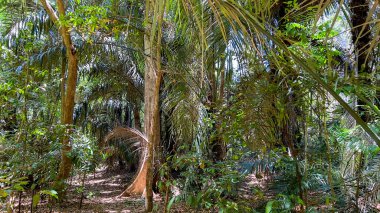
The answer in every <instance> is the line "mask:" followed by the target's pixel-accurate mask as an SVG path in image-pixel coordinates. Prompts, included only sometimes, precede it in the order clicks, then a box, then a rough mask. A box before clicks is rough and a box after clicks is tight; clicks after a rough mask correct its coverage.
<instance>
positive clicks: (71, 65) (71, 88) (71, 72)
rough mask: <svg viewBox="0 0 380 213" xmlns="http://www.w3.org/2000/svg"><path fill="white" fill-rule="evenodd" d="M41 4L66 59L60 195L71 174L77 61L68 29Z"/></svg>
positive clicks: (59, 1)
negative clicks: (53, 27) (59, 37)
mask: <svg viewBox="0 0 380 213" xmlns="http://www.w3.org/2000/svg"><path fill="white" fill-rule="evenodd" d="M40 2H41V4H42V5H43V7H44V8H45V10H46V12H47V13H48V14H49V16H50V19H51V20H52V21H53V22H54V24H56V25H57V26H59V33H60V35H61V37H62V40H63V43H64V45H65V48H66V57H67V59H68V73H67V82H66V89H65V94H62V102H63V105H62V117H61V123H62V124H63V125H65V134H64V136H63V138H62V150H61V152H62V156H61V163H60V166H59V171H58V176H57V179H56V183H55V187H56V189H57V190H58V191H59V192H60V194H61V195H62V191H63V188H64V184H63V182H64V180H65V179H67V178H68V177H69V175H70V172H71V166H72V162H71V159H70V158H69V156H68V153H69V152H70V151H71V145H70V140H69V136H70V134H71V132H72V125H73V112H74V104H75V103H74V98H75V90H76V85H77V75H78V59H77V54H76V49H75V48H74V45H73V44H72V41H71V37H70V32H69V29H68V28H67V27H65V26H60V24H59V19H58V15H57V14H56V12H55V11H54V10H53V8H52V7H51V5H50V4H49V3H48V2H47V1H46V0H40ZM57 7H58V13H59V15H60V16H65V6H64V4H63V1H62V0H57Z"/></svg>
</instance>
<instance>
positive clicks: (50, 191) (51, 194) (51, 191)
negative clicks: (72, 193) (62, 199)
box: [40, 190, 58, 199]
mask: <svg viewBox="0 0 380 213" xmlns="http://www.w3.org/2000/svg"><path fill="white" fill-rule="evenodd" d="M40 194H45V195H50V196H51V197H54V198H55V199H58V192H57V191H55V190H42V191H40Z"/></svg>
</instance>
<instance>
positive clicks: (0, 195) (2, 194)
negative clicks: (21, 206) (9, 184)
mask: <svg viewBox="0 0 380 213" xmlns="http://www.w3.org/2000/svg"><path fill="white" fill-rule="evenodd" d="M7 196H8V193H7V192H6V191H5V190H3V189H0V198H5V197H7Z"/></svg>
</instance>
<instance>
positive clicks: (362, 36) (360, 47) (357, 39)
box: [350, 0, 372, 122]
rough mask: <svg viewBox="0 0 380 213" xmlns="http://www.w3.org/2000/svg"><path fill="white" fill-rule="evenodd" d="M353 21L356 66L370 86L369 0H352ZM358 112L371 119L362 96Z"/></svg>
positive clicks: (364, 117) (363, 117)
mask: <svg viewBox="0 0 380 213" xmlns="http://www.w3.org/2000/svg"><path fill="white" fill-rule="evenodd" d="M350 10H351V14H352V15H351V23H352V29H351V34H352V42H353V44H354V50H355V55H356V67H357V73H358V77H359V80H360V82H361V83H362V84H363V85H364V86H367V87H368V86H370V85H371V84H372V81H371V74H372V71H371V69H370V67H369V61H370V60H371V57H370V52H369V49H370V48H369V47H370V42H371V29H370V26H369V24H368V23H367V18H368V12H369V1H368V0H351V2H350ZM357 104H358V113H359V115H360V116H361V118H362V119H363V121H365V122H369V121H370V120H371V116H370V114H369V113H368V111H367V110H366V107H365V105H366V102H365V100H362V99H361V98H358V102H357Z"/></svg>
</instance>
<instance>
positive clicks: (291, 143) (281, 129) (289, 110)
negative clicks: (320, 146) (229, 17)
mask: <svg viewBox="0 0 380 213" xmlns="http://www.w3.org/2000/svg"><path fill="white" fill-rule="evenodd" d="M285 2H286V1H285V0H280V1H278V2H277V5H276V6H277V17H276V19H277V27H278V30H279V31H282V32H283V31H285V30H286V29H285V26H286V24H287V21H286V19H285V17H286V15H287V13H286V9H287V5H286V4H285ZM285 44H286V45H288V46H289V45H290V44H289V43H288V42H286V41H285ZM284 66H287V65H286V64H284ZM287 70H289V72H288V73H287V75H286V76H285V78H286V79H287V81H286V82H285V83H282V84H281V85H280V82H281V81H282V80H283V78H284V76H279V75H280V72H279V71H278V69H277V67H275V66H272V67H271V72H270V80H271V83H272V84H276V85H277V86H279V87H278V88H277V89H278V94H280V102H281V105H283V107H284V112H283V113H284V115H282V116H281V117H283V119H282V120H281V121H280V122H279V121H278V117H277V116H278V115H275V116H272V120H273V123H274V134H275V137H276V138H277V139H278V140H279V142H280V143H281V145H282V146H285V147H287V148H288V149H289V151H290V154H291V157H292V158H293V160H294V162H295V176H296V180H297V187H298V188H299V197H300V198H301V199H303V200H304V199H305V195H304V194H305V193H304V190H303V189H302V179H303V175H302V171H301V168H300V164H299V160H300V159H301V157H302V155H300V152H301V151H303V150H304V149H302V147H301V146H300V144H301V139H302V134H301V125H300V124H299V120H300V118H302V109H301V107H299V106H298V102H299V99H300V98H301V97H300V96H299V94H300V92H299V88H298V87H296V86H292V84H293V82H294V81H295V80H296V79H297V77H298V75H299V73H298V72H297V71H296V70H294V68H293V67H291V66H289V67H288V69H287ZM279 78H281V80H279ZM288 91H292V92H288ZM281 98H283V99H281ZM273 101H274V102H273V103H272V106H273V107H274V108H276V107H277V106H276V102H277V101H278V98H275V99H274V100H273ZM277 110H278V109H277ZM278 113H279V111H278ZM301 211H302V212H303V211H304V209H303V208H302V209H301Z"/></svg>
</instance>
